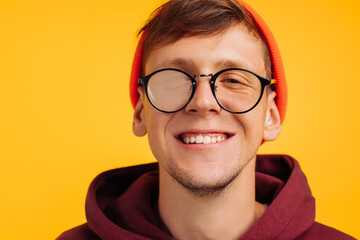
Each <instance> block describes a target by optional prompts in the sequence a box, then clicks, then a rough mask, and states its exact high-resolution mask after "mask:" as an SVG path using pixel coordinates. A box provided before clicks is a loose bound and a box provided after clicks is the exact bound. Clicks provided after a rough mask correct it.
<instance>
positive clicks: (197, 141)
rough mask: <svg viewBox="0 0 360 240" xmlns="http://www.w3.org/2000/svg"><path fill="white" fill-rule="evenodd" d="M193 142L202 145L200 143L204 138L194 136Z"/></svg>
mask: <svg viewBox="0 0 360 240" xmlns="http://www.w3.org/2000/svg"><path fill="white" fill-rule="evenodd" d="M195 142H196V143H202V142H204V138H203V136H201V135H199V136H196V138H195Z"/></svg>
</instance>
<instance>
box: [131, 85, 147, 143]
mask: <svg viewBox="0 0 360 240" xmlns="http://www.w3.org/2000/svg"><path fill="white" fill-rule="evenodd" d="M137 90H138V93H139V95H140V96H139V100H138V102H137V104H136V106H135V110H134V118H133V133H134V134H135V135H136V136H138V137H142V136H145V134H146V133H147V130H146V121H145V110H144V91H143V89H142V87H138V89H137Z"/></svg>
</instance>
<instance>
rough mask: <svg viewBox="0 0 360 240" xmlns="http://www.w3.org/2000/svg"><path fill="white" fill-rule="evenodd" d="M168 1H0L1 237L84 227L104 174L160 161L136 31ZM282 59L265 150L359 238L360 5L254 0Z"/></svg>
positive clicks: (320, 209)
mask: <svg viewBox="0 0 360 240" xmlns="http://www.w3.org/2000/svg"><path fill="white" fill-rule="evenodd" d="M160 2H161V1H160V0H151V1H150V0H141V1H140V0H136V1H122V0H116V1H115V0H104V1H85V0H83V1H81V0H71V1H70V0H63V1H50V0H48V1H21V0H20V1H19V0H0V136H1V139H0V159H1V160H0V163H1V165H0V169H1V175H0V184H1V185H0V192H1V197H0V206H1V214H0V226H1V231H0V239H8V240H9V239H28V240H30V239H54V238H55V237H56V236H57V235H59V234H60V233H61V232H62V231H64V230H66V229H69V228H71V227H74V226H76V225H78V224H81V223H83V222H84V221H85V214H84V201H85V196H86V192H87V187H88V185H89V184H90V182H91V180H92V179H93V178H94V177H95V176H96V175H97V174H98V173H100V172H102V171H104V170H107V169H111V168H116V167H121V166H127V165H134V164H140V163H144V162H151V161H154V158H153V156H152V154H151V152H150V150H149V147H148V145H147V140H146V138H137V137H135V136H133V134H132V132H131V125H132V108H131V105H130V101H129V93H128V79H129V74H130V66H131V60H132V56H133V52H134V48H135V44H136V40H135V36H136V34H135V33H136V30H137V29H138V28H139V27H140V26H141V25H142V24H143V23H144V21H145V20H146V18H147V16H148V15H149V13H150V12H151V11H152V10H153V9H154V8H155V7H157V6H158V5H159V3H160ZM247 2H248V3H249V4H250V5H251V6H252V7H253V8H255V9H256V10H257V11H258V13H259V14H260V15H261V16H263V18H264V19H265V21H266V22H267V23H268V24H269V25H270V27H271V29H272V31H273V33H274V35H275V37H276V39H277V41H278V44H279V46H280V50H281V52H282V56H283V61H284V64H285V70H286V74H287V79H288V87H289V104H288V111H287V116H286V119H285V123H284V124H283V129H282V133H281V135H280V137H279V139H278V140H277V141H275V142H271V143H266V144H264V146H262V147H261V149H260V152H261V153H285V154H289V155H292V156H294V157H295V158H296V159H298V161H299V162H300V164H301V166H302V168H303V170H304V171H305V173H306V175H307V177H308V180H309V184H310V186H311V188H312V191H313V194H314V195H315V197H316V200H317V217H316V219H317V220H318V221H320V222H322V223H325V224H327V225H331V226H334V227H336V228H338V229H340V230H342V231H345V232H347V233H349V234H351V235H353V236H355V237H357V238H360V230H359V226H358V225H359V221H358V219H359V218H358V217H359V215H360V204H359V203H360V189H359V186H358V185H359V184H360V173H359V167H360V158H359V148H360V145H359V143H358V141H359V136H360V107H359V103H360V93H359V87H360V73H359V70H360V64H359V56H360V27H359V24H360V17H359V12H360V2H359V1H358V0H326V1H325V0H315V1H313V0H303V1H284V0H271V1H269V0H248V1H247Z"/></svg>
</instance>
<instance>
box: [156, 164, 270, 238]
mask: <svg viewBox="0 0 360 240" xmlns="http://www.w3.org/2000/svg"><path fill="white" fill-rule="evenodd" d="M169 178H171V177H170V176H169V175H168V174H167V173H166V172H165V171H163V169H161V167H160V188H159V212H160V216H161V218H162V220H163V222H164V223H165V225H166V227H167V228H168V230H169V231H170V232H171V234H172V235H173V237H174V238H175V239H178V240H187V239H192V240H200V239H201V240H203V239H207V240H210V239H224V240H227V239H229V240H230V239H237V238H239V237H240V236H242V235H243V234H244V233H245V232H246V231H247V230H248V229H249V228H250V227H251V226H252V225H253V224H254V223H255V221H256V220H257V219H258V218H259V217H260V216H261V214H262V213H263V211H264V209H263V206H262V205H261V204H258V203H256V201H255V159H252V160H251V161H250V162H249V163H248V164H247V166H246V167H245V168H244V169H243V170H242V171H241V173H240V174H239V175H238V176H237V177H236V178H235V180H234V181H233V182H232V183H230V184H229V185H228V186H227V187H226V188H225V189H224V190H223V191H222V192H220V193H216V194H212V195H209V196H199V195H196V194H194V193H193V192H191V191H189V190H188V189H185V188H184V187H183V186H182V185H180V184H179V183H178V182H176V181H175V180H174V179H169ZM234 223H235V224H234Z"/></svg>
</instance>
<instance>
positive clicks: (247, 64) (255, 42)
mask: <svg viewBox="0 0 360 240" xmlns="http://www.w3.org/2000/svg"><path fill="white" fill-rule="evenodd" d="M144 67H145V69H144V70H145V75H146V74H149V73H151V72H153V71H155V70H158V69H162V68H167V67H175V68H180V69H182V70H185V71H188V72H190V73H193V72H196V73H199V71H200V72H214V71H218V70H221V69H224V68H227V67H240V68H245V69H248V70H251V71H254V72H255V73H258V74H260V75H264V74H265V64H264V45H263V43H262V41H261V40H260V39H259V38H256V37H255V36H254V35H253V34H252V33H250V32H249V30H248V29H247V27H246V26H245V25H244V24H235V25H233V26H231V27H230V28H229V29H227V30H226V31H224V32H223V33H222V34H218V35H214V36H193V37H183V38H181V39H180V40H178V41H176V42H173V43H170V44H166V45H163V46H160V47H157V48H155V49H153V50H152V51H150V53H149V55H148V58H147V59H146V62H145V65H144Z"/></svg>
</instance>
